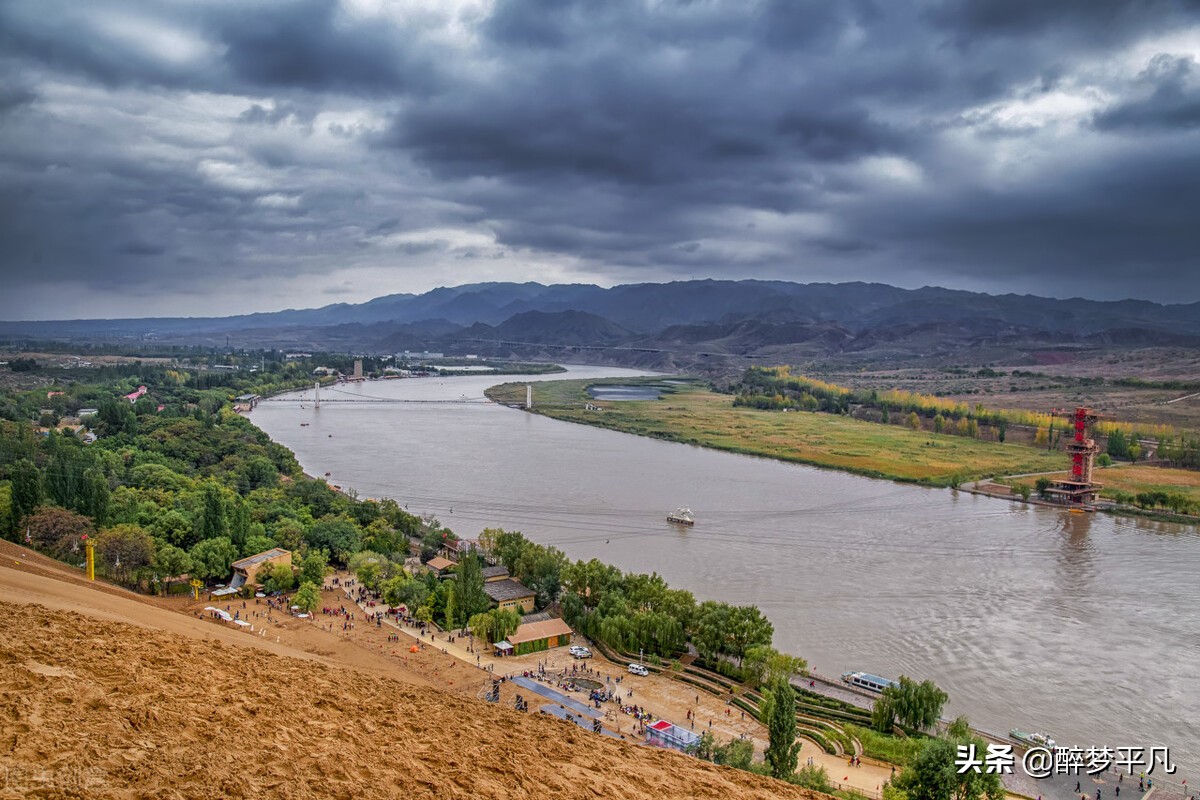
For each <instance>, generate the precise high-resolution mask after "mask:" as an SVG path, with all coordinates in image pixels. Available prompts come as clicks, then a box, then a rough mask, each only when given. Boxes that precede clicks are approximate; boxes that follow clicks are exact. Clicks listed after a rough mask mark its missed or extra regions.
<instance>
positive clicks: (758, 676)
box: [742, 644, 808, 686]
mask: <svg viewBox="0 0 1200 800" xmlns="http://www.w3.org/2000/svg"><path fill="white" fill-rule="evenodd" d="M807 666H808V663H807V662H806V661H805V660H804V659H802V658H797V657H796V656H789V655H788V654H786V653H781V652H779V651H778V650H776V649H775V648H774V647H770V646H768V645H761V644H760V645H755V646H754V647H751V648H748V649H747V650H746V657H745V658H744V659H742V672H743V675H744V676H745V680H746V682H747V683H750V684H751V685H753V686H758V685H761V684H764V683H765V684H774V683H775V682H776V681H777V680H779V679H780V678H782V679H784V680H788V679H790V678H791V677H792V676H793V675H795V674H796V673H797V672H801V671H802V670H804V669H805V668H806V667H807Z"/></svg>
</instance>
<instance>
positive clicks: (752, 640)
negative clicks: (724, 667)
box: [726, 606, 775, 666]
mask: <svg viewBox="0 0 1200 800" xmlns="http://www.w3.org/2000/svg"><path fill="white" fill-rule="evenodd" d="M774 634H775V626H774V625H772V624H771V621H770V620H769V619H767V618H766V617H764V616H763V615H762V612H761V611H759V610H758V606H734V607H733V608H732V609H731V610H730V614H729V621H728V626H727V628H726V636H727V637H728V652H729V654H730V655H732V656H733V657H734V658H736V659H737V660H738V665H739V666H740V665H741V662H742V659H743V658H744V657H745V655H746V650H748V649H749V648H751V647H754V646H755V645H769V644H770V643H771V637H772V636H773V635H774Z"/></svg>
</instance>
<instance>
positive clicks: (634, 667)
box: [629, 664, 650, 677]
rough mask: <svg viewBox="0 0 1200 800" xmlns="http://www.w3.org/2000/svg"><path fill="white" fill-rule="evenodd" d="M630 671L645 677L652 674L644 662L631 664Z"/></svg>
mask: <svg viewBox="0 0 1200 800" xmlns="http://www.w3.org/2000/svg"><path fill="white" fill-rule="evenodd" d="M629 672H630V673H631V674H633V675H641V676H643V677H645V676H646V675H649V674H650V670H648V669H646V667H645V666H644V665H642V664H630V665H629Z"/></svg>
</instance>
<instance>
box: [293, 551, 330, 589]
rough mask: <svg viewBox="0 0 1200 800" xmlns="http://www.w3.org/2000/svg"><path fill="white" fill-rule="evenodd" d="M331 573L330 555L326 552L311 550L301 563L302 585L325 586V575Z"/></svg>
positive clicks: (300, 578)
mask: <svg viewBox="0 0 1200 800" xmlns="http://www.w3.org/2000/svg"><path fill="white" fill-rule="evenodd" d="M328 572H329V554H328V553H326V552H325V551H324V550H309V551H308V553H307V554H306V555H305V556H304V558H303V559H302V560H301V561H300V577H299V580H300V582H301V583H313V584H316V585H317V586H324V585H325V575H326V573H328Z"/></svg>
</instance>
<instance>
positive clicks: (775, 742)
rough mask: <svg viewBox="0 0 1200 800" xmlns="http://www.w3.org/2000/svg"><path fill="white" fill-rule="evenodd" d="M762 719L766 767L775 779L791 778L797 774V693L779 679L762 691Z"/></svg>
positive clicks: (798, 753) (798, 749) (798, 755)
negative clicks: (764, 734) (766, 743)
mask: <svg viewBox="0 0 1200 800" xmlns="http://www.w3.org/2000/svg"><path fill="white" fill-rule="evenodd" d="M762 720H763V722H764V723H766V726H767V737H768V741H769V743H768V745H767V750H766V753H765V754H764V756H765V758H766V762H767V765H768V766H769V767H770V769H771V775H773V776H774V777H776V778H783V779H786V778H790V777H791V776H792V775H793V774H794V773H795V772H796V762H797V760H798V759H799V757H800V742H798V741H797V740H796V694H795V691H794V690H793V689H792V687H791V685H790V684H789V683H788V682H787V681H786V680H782V679H777V680H776V681H775V682H774V683H773V684H771V688H770V689H767V690H764V692H763V705H762Z"/></svg>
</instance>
